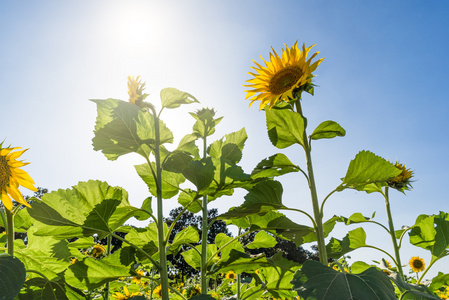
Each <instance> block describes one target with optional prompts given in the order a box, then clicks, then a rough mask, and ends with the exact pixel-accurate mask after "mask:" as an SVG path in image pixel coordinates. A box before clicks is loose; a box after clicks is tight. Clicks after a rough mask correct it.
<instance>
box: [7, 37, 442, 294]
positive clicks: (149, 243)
mask: <svg viewBox="0 0 449 300" xmlns="http://www.w3.org/2000/svg"><path fill="white" fill-rule="evenodd" d="M312 47H313V46H310V47H306V46H305V45H303V46H302V47H300V46H298V44H297V43H295V44H294V45H293V46H291V47H288V46H286V47H285V49H282V52H280V53H279V54H278V53H276V52H275V50H273V51H272V53H270V57H269V59H268V60H263V62H262V64H261V63H258V62H256V61H254V63H255V66H254V67H253V72H250V73H249V74H250V75H251V79H249V80H248V81H247V84H246V85H245V87H246V88H247V90H246V91H245V92H246V98H247V99H248V100H250V101H251V104H250V106H251V105H252V104H253V103H254V102H257V101H260V106H259V111H263V112H260V113H265V116H266V127H267V133H268V137H269V140H270V141H271V143H272V144H273V146H275V147H276V148H278V149H280V150H282V149H285V148H287V147H290V146H294V147H296V148H297V149H299V150H300V151H301V152H303V154H304V157H305V161H304V162H293V161H291V160H290V159H289V158H288V157H287V156H286V155H285V154H283V153H282V152H279V153H275V154H273V155H272V156H270V157H268V158H266V159H264V160H262V161H260V162H259V163H258V164H257V165H256V166H255V167H254V169H253V170H252V172H251V173H245V172H244V170H243V168H242V167H241V166H240V165H239V163H240V162H241V160H242V158H243V155H242V151H243V149H244V147H245V142H246V140H247V134H246V131H245V128H242V129H240V130H238V131H236V132H231V133H228V134H226V135H225V136H223V137H222V138H219V139H216V140H212V141H211V139H210V137H211V136H212V135H213V134H214V133H215V130H216V126H218V125H219V123H220V121H221V120H222V118H223V117H218V116H216V112H215V110H214V109H211V108H201V109H199V110H196V111H194V112H191V113H190V115H191V116H192V117H193V118H194V120H195V123H194V126H193V128H192V130H191V133H189V134H187V135H185V136H184V137H182V138H181V139H180V142H179V144H178V145H177V146H176V147H169V146H168V144H171V143H173V141H174V136H173V132H172V131H171V130H170V129H169V128H168V127H167V125H166V124H165V123H164V121H163V118H164V117H165V115H166V114H169V112H170V111H169V110H172V109H176V108H178V107H180V106H185V105H189V104H195V103H199V101H198V100H197V99H196V98H195V97H194V96H193V95H191V94H189V93H187V92H183V91H180V90H178V89H175V88H166V89H163V90H162V91H161V92H160V103H157V104H156V103H152V102H149V101H146V98H147V96H148V94H145V93H144V90H145V83H144V82H142V79H141V78H140V77H139V76H137V77H133V76H130V77H128V94H129V99H128V100H126V101H124V100H119V99H112V98H108V99H94V100H91V101H92V102H93V103H94V104H95V105H96V108H97V117H96V124H95V128H94V137H93V139H92V144H93V150H95V151H101V153H102V154H103V155H104V156H105V157H106V158H107V159H108V160H111V161H114V160H116V159H118V158H119V157H121V156H123V155H126V154H129V153H137V154H138V155H140V156H141V159H142V163H141V164H139V165H136V166H134V168H135V171H136V172H137V174H138V175H139V176H140V178H141V179H142V184H145V185H146V186H147V187H148V190H149V192H150V194H151V195H149V197H148V198H146V199H145V200H144V201H143V203H142V206H141V207H134V206H132V205H131V204H130V202H129V199H128V193H127V191H126V190H125V189H124V188H122V187H117V186H110V185H109V184H108V183H107V182H103V181H98V180H88V181H83V182H78V183H77V184H76V185H74V186H73V187H72V188H70V189H65V190H63V189H59V190H55V191H51V192H48V193H45V194H44V195H42V197H31V198H24V197H23V196H22V194H21V192H20V191H19V187H20V186H21V187H24V188H27V189H29V190H31V191H37V188H36V187H35V183H34V181H33V179H32V178H31V177H30V175H28V173H27V172H25V171H23V170H22V167H24V166H26V165H27V164H28V163H27V162H24V161H23V160H21V159H20V158H21V156H22V155H23V153H24V152H25V151H26V150H20V148H19V147H11V146H6V144H5V142H3V143H2V144H0V191H1V193H0V197H1V202H2V203H3V205H2V208H1V218H0V226H1V228H2V229H4V231H3V230H2V232H1V233H0V299H1V300H12V299H20V300H22V299H42V300H53V299H55V300H62V299H69V300H75V299H76V300H80V299H121V300H123V299H135V300H138V299H164V300H168V299H176V300H178V299H179V300H185V299H195V300H207V299H223V300H224V299H236V300H246V299H248V300H249V299H282V300H283V299H317V300H340V299H341V300H347V299H363V300H370V299H379V300H390V299H404V300H405V299H448V298H449V273H447V274H445V273H442V272H440V273H438V275H437V276H435V277H433V278H431V279H428V278H427V277H426V274H428V271H429V270H430V269H431V268H432V267H433V266H434V265H437V264H438V262H439V261H440V259H442V258H444V257H445V256H447V255H448V254H449V250H448V249H449V213H446V212H442V211H441V212H439V213H438V214H434V215H419V216H417V218H416V221H414V224H410V226H407V227H402V228H397V227H395V225H394V218H393V215H392V213H391V207H390V197H392V196H393V193H394V192H399V193H395V194H394V196H395V197H396V196H398V195H399V196H401V194H405V193H406V192H409V191H410V190H411V183H412V182H413V181H414V172H413V171H412V170H411V169H410V168H408V167H407V166H406V165H405V164H403V163H399V162H397V161H395V162H392V161H388V160H386V159H384V158H382V157H380V156H378V155H376V154H374V153H373V152H371V151H368V150H362V151H360V152H358V154H357V155H356V156H355V157H354V158H353V159H352V160H351V161H350V162H349V163H348V168H347V171H346V174H344V176H342V178H341V182H340V184H339V185H338V186H336V187H335V188H334V189H333V190H332V191H331V192H330V193H329V194H328V195H327V196H326V197H324V198H323V199H319V197H318V195H319V193H318V192H317V185H316V182H315V177H314V171H313V164H312V156H311V153H312V143H315V141H317V140H322V139H333V138H341V137H344V136H345V134H346V131H345V129H343V128H342V127H341V126H340V125H339V124H338V123H337V122H335V121H331V120H325V121H322V122H321V123H320V124H319V125H318V126H317V127H316V128H308V122H307V118H306V116H305V110H306V109H304V108H306V107H307V97H310V95H312V96H313V94H314V89H315V88H316V86H315V84H314V80H313V78H314V77H315V75H314V72H315V71H316V69H317V68H318V66H319V65H320V64H321V63H322V62H323V61H324V58H320V59H317V58H316V57H317V56H318V55H319V52H315V53H314V54H312V55H309V54H310V53H309V52H310V51H311V49H312ZM303 96H304V97H303ZM303 98H304V99H303ZM301 164H303V165H304V167H300V165H301ZM289 173H297V175H298V177H299V178H300V180H305V181H306V182H307V185H308V187H309V190H310V191H309V193H308V195H309V199H310V200H308V201H310V203H311V207H312V211H306V210H303V206H302V205H301V203H298V206H296V207H288V206H286V205H285V204H284V203H283V199H282V196H283V187H282V184H281V182H280V181H279V180H277V178H278V177H281V176H283V175H285V174H289ZM237 189H241V190H244V191H245V193H246V195H245V196H244V199H242V201H241V204H240V205H239V206H237V207H233V208H231V209H229V211H227V212H224V213H222V214H220V215H218V216H217V217H216V218H214V219H212V220H208V218H207V212H208V209H210V208H212V207H213V201H217V200H219V199H220V198H221V197H222V196H229V195H232V194H233V193H234V191H235V190H237ZM345 190H356V191H359V192H363V193H372V194H374V195H377V197H378V198H379V199H380V200H381V201H384V202H385V211H386V212H385V213H386V218H387V220H388V221H387V223H385V224H382V223H380V222H378V221H377V220H375V215H374V214H373V215H372V216H364V215H363V214H361V213H359V212H353V213H352V214H351V215H348V216H337V215H334V216H332V217H331V218H330V219H324V218H323V216H324V209H325V204H326V202H327V201H328V200H329V199H330V198H331V197H332V196H333V195H334V194H336V193H341V192H343V191H345ZM174 197H177V200H178V203H179V204H180V205H182V207H183V208H182V212H181V214H182V213H184V212H191V213H194V214H199V215H201V216H202V224H201V230H198V229H197V228H194V227H192V226H187V227H185V228H183V229H182V230H180V231H179V232H178V233H177V234H176V236H175V237H174V238H173V239H169V236H170V234H171V232H172V231H173V229H174V226H175V224H176V222H177V221H178V219H179V218H180V216H181V214H179V217H178V219H175V220H174V222H173V223H171V224H170V226H168V225H167V223H166V222H164V214H163V206H164V200H165V199H171V198H174ZM154 204H155V205H154ZM152 207H156V208H157V209H156V210H155V211H153V209H152ZM286 211H290V212H295V213H298V214H301V215H303V216H305V217H306V218H307V220H308V221H309V222H307V224H298V223H297V222H295V220H292V219H291V218H289V217H287V216H286V215H285V214H284V213H283V212H286ZM130 218H136V219H138V220H140V221H145V222H146V224H147V226H145V227H135V226H129V225H126V222H127V221H128V220H129V219H130ZM216 221H224V222H226V224H227V225H228V226H235V227H236V228H238V234H237V235H236V236H235V237H231V236H228V235H226V234H224V233H219V234H217V235H216V237H215V240H214V242H213V243H209V242H208V239H207V234H208V231H209V229H210V227H211V225H212V223H213V222H216ZM337 223H341V224H345V225H354V224H355V225H357V224H363V223H370V224H373V225H377V226H378V229H379V231H380V232H384V233H386V234H387V236H388V238H389V240H388V243H391V244H390V245H389V248H388V249H391V248H392V249H393V251H392V252H391V251H390V252H391V253H390V252H388V251H386V250H384V249H383V248H382V246H385V245H370V244H368V243H367V242H366V236H367V233H366V232H365V230H364V229H363V227H357V228H355V229H352V230H349V231H348V232H347V234H346V236H345V237H344V238H342V239H341V240H340V239H336V238H334V237H332V235H331V234H332V230H333V229H334V227H335V225H336V224H337ZM17 233H26V238H24V239H16V234H17ZM251 233H253V234H255V235H254V239H253V241H251V242H250V243H244V239H243V238H244V237H245V236H247V235H249V234H251ZM275 237H277V238H281V239H285V240H289V241H292V242H294V243H295V245H296V246H298V247H299V246H300V245H303V244H306V243H315V244H316V245H317V252H318V255H319V260H307V261H306V262H304V263H303V264H298V263H296V262H293V261H291V260H289V259H287V258H285V257H283V255H282V253H281V252H278V253H276V254H274V255H273V256H266V255H263V254H260V255H252V254H250V253H248V251H245V249H259V248H271V247H273V246H274V245H275V244H276V239H275ZM112 239H115V240H118V241H120V242H121V245H122V246H121V247H119V248H114V247H113V244H112ZM406 239H407V240H409V242H410V244H412V245H414V246H416V247H419V248H421V249H425V250H428V251H429V256H430V257H431V260H430V261H424V259H422V258H421V257H418V256H415V257H412V258H411V259H410V258H407V257H401V246H402V242H403V241H404V240H406ZM100 240H106V241H107V242H106V244H102V243H100V242H99V241H100ZM359 248H371V249H375V250H377V251H379V253H381V255H382V256H383V257H384V258H383V259H382V260H381V261H376V262H375V261H373V262H372V263H371V264H369V263H367V262H362V261H357V262H354V263H349V262H348V260H347V256H348V254H350V253H351V252H352V251H357V249H359ZM177 254H180V255H181V256H182V257H183V258H184V260H185V262H186V263H187V264H188V265H189V266H190V267H192V268H194V269H196V270H198V271H199V272H198V274H199V275H197V276H193V277H189V278H179V277H176V276H173V272H172V270H173V268H172V266H171V265H170V263H169V260H168V259H167V257H168V256H171V255H177ZM407 265H408V266H410V268H411V270H412V272H410V273H406V272H405V271H404V268H405V266H407Z"/></svg>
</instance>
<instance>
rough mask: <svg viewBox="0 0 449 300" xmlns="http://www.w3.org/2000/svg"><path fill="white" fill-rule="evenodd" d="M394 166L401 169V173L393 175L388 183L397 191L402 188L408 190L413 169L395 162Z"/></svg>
mask: <svg viewBox="0 0 449 300" xmlns="http://www.w3.org/2000/svg"><path fill="white" fill-rule="evenodd" d="M394 165H395V167H396V168H398V169H399V170H401V173H400V174H399V175H398V176H396V177H394V178H393V179H390V180H389V181H388V185H389V186H390V187H392V188H394V189H397V190H398V191H401V192H403V191H404V190H409V189H410V188H411V186H412V185H411V182H412V180H411V179H412V177H413V171H411V170H410V169H407V166H406V165H405V164H404V165H402V164H400V163H398V162H396V163H395V164H394Z"/></svg>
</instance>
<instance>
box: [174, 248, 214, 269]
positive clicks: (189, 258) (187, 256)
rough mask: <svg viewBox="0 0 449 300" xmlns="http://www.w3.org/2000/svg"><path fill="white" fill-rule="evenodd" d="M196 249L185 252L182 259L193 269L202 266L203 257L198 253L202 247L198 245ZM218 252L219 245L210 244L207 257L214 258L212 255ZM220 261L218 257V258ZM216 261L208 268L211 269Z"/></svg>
mask: <svg viewBox="0 0 449 300" xmlns="http://www.w3.org/2000/svg"><path fill="white" fill-rule="evenodd" d="M195 248H196V250H195V249H189V250H187V251H184V252H182V253H181V255H182V257H184V260H185V261H186V263H188V264H189V265H190V266H191V267H192V268H199V267H200V266H201V256H200V254H199V253H198V251H201V245H198V246H196V247H195ZM216 251H217V245H215V244H208V245H207V257H212V255H213V254H214V253H215V252H216ZM217 259H218V257H217ZM213 263H214V261H211V262H210V263H209V264H208V265H207V268H208V269H209V268H210V267H211V266H212V264H213Z"/></svg>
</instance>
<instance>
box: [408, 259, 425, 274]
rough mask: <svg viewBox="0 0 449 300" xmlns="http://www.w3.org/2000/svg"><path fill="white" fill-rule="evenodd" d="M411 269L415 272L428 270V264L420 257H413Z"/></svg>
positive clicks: (410, 263) (410, 262)
mask: <svg viewBox="0 0 449 300" xmlns="http://www.w3.org/2000/svg"><path fill="white" fill-rule="evenodd" d="M408 264H409V265H410V268H411V269H412V271H413V272H421V271H424V269H425V268H426V264H425V263H424V259H422V258H421V257H418V256H413V257H412V258H411V259H410V261H409V262H408Z"/></svg>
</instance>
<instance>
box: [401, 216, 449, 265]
mask: <svg viewBox="0 0 449 300" xmlns="http://www.w3.org/2000/svg"><path fill="white" fill-rule="evenodd" d="M409 236H410V243H411V244H413V245H415V246H418V247H421V248H424V249H427V250H429V251H430V252H431V253H432V262H433V261H435V260H437V259H440V258H442V257H444V256H447V255H449V251H448V248H449V214H447V213H445V212H440V213H439V214H438V215H432V216H428V215H420V216H419V217H418V218H417V219H416V222H415V225H413V227H412V230H411V231H410V232H409Z"/></svg>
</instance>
